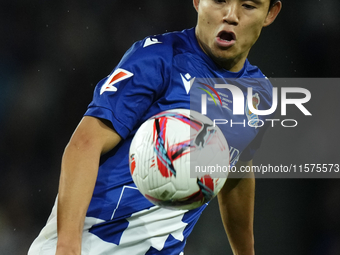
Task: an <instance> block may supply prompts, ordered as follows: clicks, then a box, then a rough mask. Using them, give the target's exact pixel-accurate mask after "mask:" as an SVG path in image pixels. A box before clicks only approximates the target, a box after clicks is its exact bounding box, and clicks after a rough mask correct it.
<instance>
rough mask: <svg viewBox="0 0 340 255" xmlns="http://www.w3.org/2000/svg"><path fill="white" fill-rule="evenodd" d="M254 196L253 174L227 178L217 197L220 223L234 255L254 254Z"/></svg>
mask: <svg viewBox="0 0 340 255" xmlns="http://www.w3.org/2000/svg"><path fill="white" fill-rule="evenodd" d="M254 196H255V179H254V176H253V174H248V175H246V176H243V178H229V179H228V180H227V182H226V184H225V186H224V187H223V189H222V190H221V192H220V193H219V195H218V200H219V201H218V202H219V207H220V212H221V217H222V221H223V224H224V227H225V230H226V232H227V235H228V239H229V242H230V245H231V248H232V250H233V252H234V254H235V255H253V254H255V252H254V234H253V219H254Z"/></svg>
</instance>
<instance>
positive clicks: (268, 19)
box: [263, 1, 282, 27]
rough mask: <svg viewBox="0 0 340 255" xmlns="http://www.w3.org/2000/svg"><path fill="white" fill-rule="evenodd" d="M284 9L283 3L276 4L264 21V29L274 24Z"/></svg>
mask: <svg viewBox="0 0 340 255" xmlns="http://www.w3.org/2000/svg"><path fill="white" fill-rule="evenodd" d="M281 8H282V3H281V1H278V2H276V3H275V4H274V5H273V6H272V7H271V8H270V10H269V12H268V14H267V17H266V19H265V21H264V25H263V26H264V27H266V26H269V25H270V24H272V23H273V22H274V20H275V19H276V17H277V15H278V14H279V12H280V11H281Z"/></svg>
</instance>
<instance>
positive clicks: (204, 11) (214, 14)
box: [194, 0, 281, 72]
mask: <svg viewBox="0 0 340 255" xmlns="http://www.w3.org/2000/svg"><path fill="white" fill-rule="evenodd" d="M269 4H270V0H249V1H248V0H194V6H195V8H196V10H197V12H198V21H197V26H196V37H197V40H198V42H199V44H200V46H201V48H202V49H203V51H204V52H205V53H206V54H207V55H209V56H210V57H211V58H212V59H213V60H214V61H215V62H216V63H217V64H218V65H220V66H221V67H223V68H225V69H227V70H230V71H233V72H236V71H239V70H241V69H242V67H243V65H244V62H245V60H246V58H247V56H248V53H249V50H250V49H251V47H252V46H253V45H254V43H255V42H256V41H257V39H258V37H259V35H260V33H261V30H262V28H263V27H264V26H268V25H269V24H271V23H272V22H273V21H274V19H275V18H276V16H277V14H278V13H279V11H280V9H281V2H278V3H277V4H275V6H274V7H273V8H271V9H270V11H269V12H268V10H269Z"/></svg>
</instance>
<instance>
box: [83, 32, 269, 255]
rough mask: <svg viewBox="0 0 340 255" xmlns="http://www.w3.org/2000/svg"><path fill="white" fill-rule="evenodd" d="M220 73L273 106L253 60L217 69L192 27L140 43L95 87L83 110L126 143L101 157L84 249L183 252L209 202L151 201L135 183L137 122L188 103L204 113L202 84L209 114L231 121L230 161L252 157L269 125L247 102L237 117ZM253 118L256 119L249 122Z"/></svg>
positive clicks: (258, 103) (259, 103) (227, 129)
mask: <svg viewBox="0 0 340 255" xmlns="http://www.w3.org/2000/svg"><path fill="white" fill-rule="evenodd" d="M216 78H218V79H219V81H220V82H221V83H230V82H232V83H233V84H236V85H237V87H238V88H239V89H240V90H241V91H242V93H243V94H244V96H245V97H246V95H247V88H248V87H252V88H253V106H254V107H255V108H256V109H269V108H270V106H271V98H272V93H271V91H272V87H271V84H270V82H269V81H268V80H267V79H266V78H265V76H264V75H263V74H262V73H261V71H260V70H259V69H258V68H257V67H255V66H252V65H251V64H250V63H249V62H248V60H247V61H246V62H245V64H244V67H243V69H242V70H240V71H239V72H229V71H227V70H225V69H223V68H220V67H218V66H217V65H216V64H215V63H214V62H213V61H212V60H211V59H210V58H209V57H208V56H207V55H206V54H205V53H204V52H203V51H202V50H201V48H200V46H199V45H198V42H197V39H196V37H195V30H194V29H189V30H184V31H182V32H174V33H167V34H163V35H157V36H151V37H148V38H146V39H144V40H142V41H139V42H136V43H135V44H134V45H133V46H132V47H131V48H130V49H129V50H128V51H127V52H126V54H125V55H124V57H123V58H122V60H121V61H120V62H119V64H118V65H117V67H116V68H115V69H114V70H113V71H112V73H111V74H110V75H109V76H108V77H106V78H105V79H103V80H102V81H100V82H99V83H98V84H97V86H96V88H95V91H94V97H93V101H92V102H91V103H90V105H89V107H88V110H87V112H86V113H85V115H86V116H93V117H97V118H101V119H106V120H109V121H110V122H111V123H112V125H113V127H114V129H115V130H116V132H117V133H118V134H119V135H120V136H121V137H122V141H121V142H120V143H119V144H118V145H117V146H116V147H115V148H114V149H113V150H112V151H111V152H109V153H107V154H105V155H104V156H102V158H101V161H100V166H99V171H98V177H97V182H96V186H95V189H94V193H93V197H92V200H91V203H90V205H89V208H88V211H87V215H86V220H85V228H86V229H87V230H88V232H87V233H86V234H85V236H83V250H84V249H85V251H86V250H91V247H92V248H93V247H95V248H93V249H95V254H109V253H110V254H143V255H144V254H146V255H150V254H164V255H171V254H176V255H178V254H182V252H183V249H184V246H185V242H186V238H187V237H188V235H189V234H190V232H191V231H192V229H193V226H194V225H195V223H196V222H197V220H198V218H199V216H200V214H201V213H202V211H203V210H204V208H205V206H206V205H204V206H202V207H200V208H197V209H195V210H190V211H187V210H184V211H173V210H168V209H164V208H160V207H158V206H154V205H153V204H151V203H150V202H149V201H148V200H147V199H145V198H144V197H143V195H142V194H141V193H140V192H139V191H138V189H137V188H136V186H135V185H134V183H133V181H132V178H131V174H130V170H129V159H128V154H129V147H130V143H131V140H132V138H133V136H134V134H135V132H136V131H137V129H138V128H139V126H140V125H141V124H142V123H143V122H144V121H146V120H147V119H148V118H150V117H151V116H153V115H155V114H157V113H159V112H161V111H164V110H169V109H175V108H186V109H193V110H196V111H198V112H201V106H202V100H201V98H202V94H204V93H205V92H204V90H202V89H206V90H205V91H208V90H209V91H210V93H209V94H210V95H211V96H209V95H208V97H207V98H208V100H206V104H207V116H208V117H210V118H211V119H225V120H228V123H229V124H223V125H219V127H220V128H221V130H222V132H223V133H224V135H225V137H226V139H227V141H228V144H229V146H230V154H231V164H232V165H234V164H235V163H236V162H237V160H238V159H241V160H244V161H247V160H251V159H252V157H253V155H254V152H255V151H256V149H257V148H258V147H259V145H260V142H261V140H262V135H263V132H264V129H265V128H264V127H260V126H261V125H257V124H258V120H259V119H261V118H263V117H261V116H257V115H254V114H253V113H251V111H249V109H248V105H247V101H246V100H245V101H244V102H245V105H244V106H245V114H244V115H239V116H235V115H233V112H232V110H233V96H232V94H231V91H230V90H228V89H216V90H210V88H214V84H211V83H212V79H216ZM199 88H201V89H199ZM252 119H253V121H255V122H254V123H257V124H255V125H251V126H249V125H248V121H249V120H252ZM232 121H234V126H233V127H231V126H230V122H232ZM235 123H239V124H235ZM242 123H243V124H244V125H243V124H242ZM95 242H101V244H100V245H97V246H96V245H94V243H95ZM84 254H87V253H84Z"/></svg>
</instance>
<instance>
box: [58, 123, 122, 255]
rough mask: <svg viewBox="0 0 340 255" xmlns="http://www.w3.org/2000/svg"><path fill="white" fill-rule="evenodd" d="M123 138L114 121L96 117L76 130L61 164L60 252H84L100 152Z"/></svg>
mask: <svg viewBox="0 0 340 255" xmlns="http://www.w3.org/2000/svg"><path fill="white" fill-rule="evenodd" d="M120 140H121V138H120V136H119V135H118V134H117V133H116V132H115V131H114V130H113V128H112V127H110V123H108V122H107V121H105V120H100V119H97V118H93V117H84V118H83V120H82V121H81V122H80V124H79V126H78V127H77V129H76V131H75V132H74V134H73V136H72V138H71V140H70V142H69V144H68V145H67V147H66V149H65V152H64V155H63V159H62V164H61V175H60V183H59V195H58V212H57V227H58V243H57V254H58V255H59V254H63V255H66V254H76V255H80V253H81V237H82V232H83V226H84V220H85V216H86V212H87V209H88V206H89V204H90V201H91V198H92V195H93V190H94V186H95V183H96V180H97V175H98V167H99V160H100V156H101V155H102V154H104V153H106V152H108V151H110V150H112V149H113V148H114V147H115V146H116V145H117V144H118V143H119V141H120Z"/></svg>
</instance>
